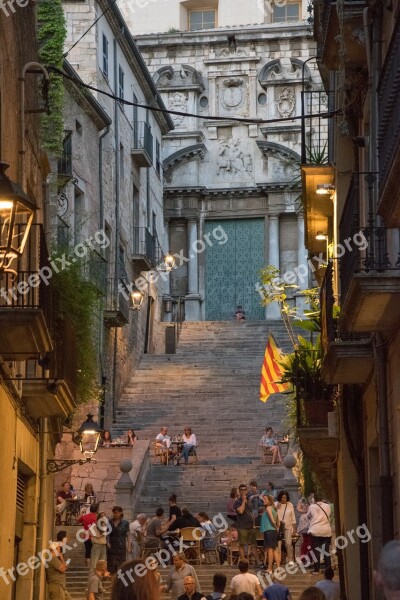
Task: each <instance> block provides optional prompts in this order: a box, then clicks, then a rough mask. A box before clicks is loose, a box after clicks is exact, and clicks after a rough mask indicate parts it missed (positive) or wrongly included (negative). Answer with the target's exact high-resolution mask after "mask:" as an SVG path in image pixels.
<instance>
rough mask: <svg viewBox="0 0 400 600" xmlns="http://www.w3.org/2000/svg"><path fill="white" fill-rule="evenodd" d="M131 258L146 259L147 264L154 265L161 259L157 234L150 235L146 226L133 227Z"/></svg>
mask: <svg viewBox="0 0 400 600" xmlns="http://www.w3.org/2000/svg"><path fill="white" fill-rule="evenodd" d="M132 253H133V259H134V260H142V259H147V261H148V263H149V266H151V267H156V266H157V265H159V264H160V263H161V261H162V250H161V246H160V243H159V241H158V237H157V235H152V234H151V233H150V231H149V230H148V229H147V227H135V228H134V238H133V251H132Z"/></svg>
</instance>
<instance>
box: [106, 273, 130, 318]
mask: <svg viewBox="0 0 400 600" xmlns="http://www.w3.org/2000/svg"><path fill="white" fill-rule="evenodd" d="M129 308H130V296H129V290H128V287H127V286H126V285H125V283H124V281H123V280H121V279H119V278H114V277H113V278H108V279H107V293H106V302H105V309H104V319H105V321H106V322H108V323H109V324H110V325H111V326H112V327H122V326H123V325H126V324H127V323H129Z"/></svg>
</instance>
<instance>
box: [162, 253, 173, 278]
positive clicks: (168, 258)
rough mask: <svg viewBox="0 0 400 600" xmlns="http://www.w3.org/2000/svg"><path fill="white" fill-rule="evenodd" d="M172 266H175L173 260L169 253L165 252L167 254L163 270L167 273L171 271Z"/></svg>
mask: <svg viewBox="0 0 400 600" xmlns="http://www.w3.org/2000/svg"><path fill="white" fill-rule="evenodd" d="M174 266H175V258H174V257H173V255H172V254H171V252H167V254H166V255H165V256H164V267H165V270H166V271H167V273H169V272H170V271H172V269H173V268H174Z"/></svg>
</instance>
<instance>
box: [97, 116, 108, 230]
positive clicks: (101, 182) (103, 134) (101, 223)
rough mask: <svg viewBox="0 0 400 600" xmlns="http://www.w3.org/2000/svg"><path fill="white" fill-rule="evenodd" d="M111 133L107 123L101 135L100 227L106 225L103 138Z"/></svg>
mask: <svg viewBox="0 0 400 600" xmlns="http://www.w3.org/2000/svg"><path fill="white" fill-rule="evenodd" d="M109 133H110V125H107V127H106V128H105V130H104V131H103V133H102V134H101V136H100V137H99V201H100V217H99V219H100V220H99V229H103V227H104V186H103V139H104V138H105V137H106V135H108V134H109Z"/></svg>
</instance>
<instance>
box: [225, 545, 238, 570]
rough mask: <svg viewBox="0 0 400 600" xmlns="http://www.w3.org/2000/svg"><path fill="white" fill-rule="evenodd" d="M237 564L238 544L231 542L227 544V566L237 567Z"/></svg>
mask: <svg viewBox="0 0 400 600" xmlns="http://www.w3.org/2000/svg"><path fill="white" fill-rule="evenodd" d="M238 562H239V542H238V541H236V542H231V543H230V544H228V565H229V566H230V567H231V566H232V565H237V564H238Z"/></svg>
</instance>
